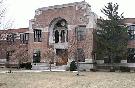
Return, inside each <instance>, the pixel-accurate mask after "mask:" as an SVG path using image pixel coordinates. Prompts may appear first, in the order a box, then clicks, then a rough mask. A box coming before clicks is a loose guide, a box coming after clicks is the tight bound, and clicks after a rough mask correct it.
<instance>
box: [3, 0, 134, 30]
mask: <svg viewBox="0 0 135 88" xmlns="http://www.w3.org/2000/svg"><path fill="white" fill-rule="evenodd" d="M80 1H83V0H7V2H6V3H5V6H6V7H7V19H11V20H13V21H14V24H13V27H14V28H22V27H28V25H29V20H30V19H33V17H34V14H35V10H36V9H38V8H41V7H47V6H53V5H60V4H66V3H72V2H80ZM85 1H86V2H88V3H89V4H90V5H91V9H92V11H93V12H95V13H96V14H97V15H98V16H103V14H102V13H101V12H100V9H102V8H103V7H104V5H106V4H107V3H108V2H114V3H116V2H117V3H118V4H119V5H120V6H119V11H120V13H122V12H124V16H125V17H126V18H127V17H128V18H134V17H135V10H134V8H135V0H85Z"/></svg>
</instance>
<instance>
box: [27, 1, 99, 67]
mask: <svg viewBox="0 0 135 88" xmlns="http://www.w3.org/2000/svg"><path fill="white" fill-rule="evenodd" d="M96 19H97V15H96V14H95V13H94V12H92V11H91V6H90V5H89V4H88V3H86V2H84V1H83V2H75V3H69V4H63V5H56V6H50V7H43V8H39V9H37V10H36V11H35V17H34V19H32V20H30V26H29V37H30V40H29V46H28V52H29V54H30V57H31V58H33V59H31V60H32V62H35V63H38V62H41V63H43V62H46V60H45V58H44V56H43V55H44V53H46V52H47V50H48V49H50V48H51V49H53V51H54V52H55V54H56V55H57V56H58V57H59V59H58V60H57V61H56V62H57V63H59V64H63V65H65V64H67V63H68V62H69V61H70V60H75V58H76V53H78V54H79V56H78V58H79V60H80V61H81V62H89V63H92V56H91V53H92V50H93V30H94V29H95V27H96ZM82 53H83V54H82ZM62 54H64V57H63V56H62ZM69 54H70V55H69Z"/></svg>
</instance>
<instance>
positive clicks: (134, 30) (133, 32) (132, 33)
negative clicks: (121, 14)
mask: <svg viewBox="0 0 135 88" xmlns="http://www.w3.org/2000/svg"><path fill="white" fill-rule="evenodd" d="M128 38H129V40H133V39H135V25H131V26H128Z"/></svg>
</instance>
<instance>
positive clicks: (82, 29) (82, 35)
mask: <svg viewBox="0 0 135 88" xmlns="http://www.w3.org/2000/svg"><path fill="white" fill-rule="evenodd" d="M85 31H86V26H79V27H78V28H76V35H77V40H78V41H82V40H85V35H86V32H85Z"/></svg>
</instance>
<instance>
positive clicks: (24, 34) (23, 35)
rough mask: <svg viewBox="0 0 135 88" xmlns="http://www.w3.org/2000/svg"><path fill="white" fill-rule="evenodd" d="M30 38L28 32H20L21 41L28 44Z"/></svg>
mask: <svg viewBox="0 0 135 88" xmlns="http://www.w3.org/2000/svg"><path fill="white" fill-rule="evenodd" d="M28 40H29V34H28V33H23V34H20V41H21V43H23V44H28Z"/></svg>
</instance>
